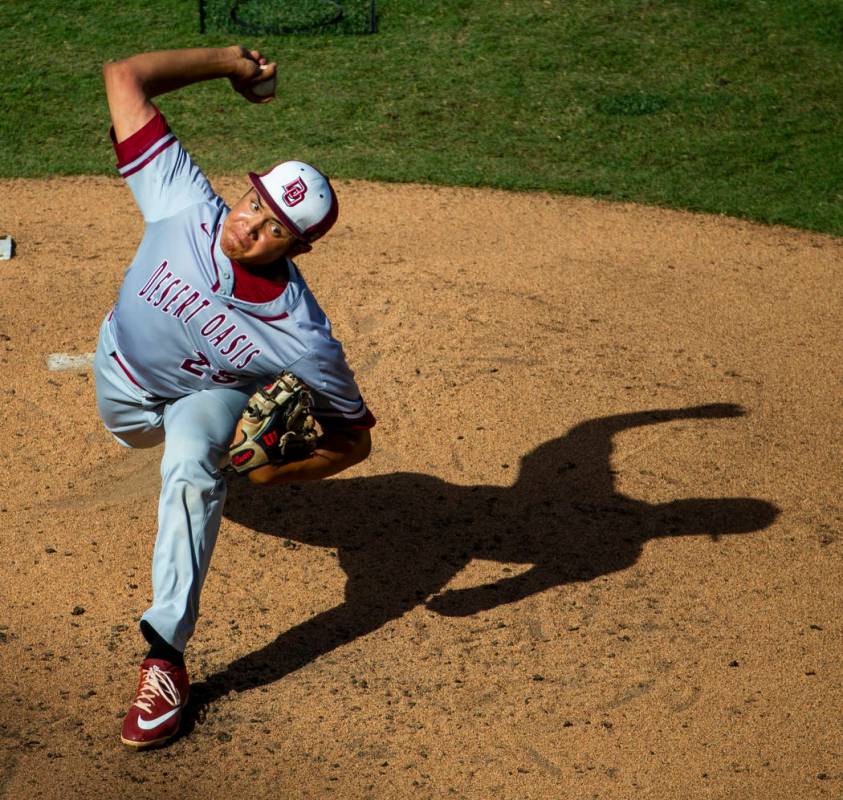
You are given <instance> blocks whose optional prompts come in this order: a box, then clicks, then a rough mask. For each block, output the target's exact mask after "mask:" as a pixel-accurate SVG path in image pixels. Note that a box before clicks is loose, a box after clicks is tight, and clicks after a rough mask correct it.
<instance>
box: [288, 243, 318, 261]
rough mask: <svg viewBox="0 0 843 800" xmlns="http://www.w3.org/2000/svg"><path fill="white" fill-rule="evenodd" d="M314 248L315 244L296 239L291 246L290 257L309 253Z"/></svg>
mask: <svg viewBox="0 0 843 800" xmlns="http://www.w3.org/2000/svg"><path fill="white" fill-rule="evenodd" d="M311 250H313V245H312V244H308V243H307V242H302V241H296V242H295V244H294V245H293V246H292V247H291V248H290V252H289V253H288V254H287V255H289V256H290V258H295V257H296V256H301V255H304V254H305V253H309V252H310V251H311Z"/></svg>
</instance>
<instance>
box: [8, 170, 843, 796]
mask: <svg viewBox="0 0 843 800" xmlns="http://www.w3.org/2000/svg"><path fill="white" fill-rule="evenodd" d="M218 188H220V189H221V190H222V193H223V194H224V196H226V197H227V198H228V199H229V200H233V199H235V198H236V197H237V196H238V195H239V193H240V191H241V190H242V188H245V187H244V183H243V181H242V179H231V178H227V179H222V180H220V181H218ZM339 194H340V202H341V207H342V210H341V216H340V222H339V223H338V226H337V228H336V229H335V230H334V231H333V232H332V233H331V234H330V235H329V236H328V237H327V238H326V239H325V240H324V241H323V242H321V243H319V244H318V245H317V247H316V249H315V250H314V252H313V253H311V254H309V255H307V256H304V257H302V258H301V259H300V261H299V264H300V266H301V268H302V270H303V272H304V274H305V275H306V277H307V280H308V282H309V283H310V285H311V286H312V288H313V290H314V292H315V294H316V296H317V297H318V298H319V300H320V302H321V304H322V305H323V307H324V308H325V309H326V311H327V312H328V314H329V316H330V317H331V318H332V320H333V321H334V327H335V332H336V334H337V336H338V338H340V339H341V340H342V341H343V343H344V345H345V349H346V352H347V354H348V358H349V361H350V363H351V365H352V367H353V368H354V369H355V371H356V373H357V377H358V380H359V383H360V385H361V388H362V390H363V393H364V396H365V397H366V399H367V400H368V402H369V405H370V407H371V408H372V410H373V412H374V413H375V415H376V416H377V418H378V420H379V421H378V425H377V427H376V429H375V431H374V450H373V453H372V456H371V458H370V459H369V460H368V461H367V462H365V463H364V464H362V465H360V466H358V467H357V468H355V469H354V470H352V471H349V472H348V473H346V474H343V475H341V476H339V477H338V478H337V479H335V480H331V481H326V482H324V483H321V484H314V485H301V486H293V487H282V488H277V489H271V490H263V491H249V490H248V488H247V487H246V486H244V485H243V484H242V483H237V484H234V485H232V487H231V493H230V500H229V503H228V506H227V514H226V518H225V520H224V522H223V526H222V531H221V534H220V538H219V542H218V545H217V550H216V553H215V556H214V562H213V564H212V567H211V572H210V575H209V579H208V582H207V584H206V588H205V592H204V596H203V608H202V611H203V614H202V618H201V619H200V623H199V628H198V630H197V634H196V636H195V638H194V639H193V641H192V642H191V645H190V647H189V649H188V653H187V661H188V666H189V668H190V671H191V676H192V680H193V693H192V697H191V703H190V706H189V709H188V714H187V719H186V721H185V726H184V728H185V729H184V732H183V734H182V735H181V736H180V737H179V738H178V739H177V740H176V741H174V742H173V743H172V744H171V745H170V746H168V747H166V748H164V749H160V750H156V751H151V752H146V753H137V752H131V751H128V750H126V749H125V748H123V747H122V745H121V744H120V741H119V728H120V721H121V717H122V715H123V714H124V712H125V710H126V708H127V706H128V703H129V702H130V700H131V697H132V693H133V691H134V688H135V683H136V680H137V666H138V664H139V662H140V659H141V658H142V657H143V654H144V651H145V648H144V646H143V642H142V640H141V637H140V636H139V634H138V633H137V629H136V626H137V620H138V618H139V616H140V614H141V613H142V612H143V610H144V609H145V608H146V607H147V604H148V602H149V600H150V585H149V562H150V558H151V553H152V546H153V542H154V536H155V518H156V498H157V491H158V482H159V478H158V473H157V466H158V460H159V458H160V451H159V450H157V449H156V450H150V451H134V452H130V451H126V450H123V449H121V448H120V447H119V446H118V445H117V444H116V443H115V442H114V441H112V439H111V438H110V436H109V435H108V434H107V432H106V431H105V430H104V428H103V427H102V425H101V423H100V422H99V420H98V419H97V415H96V409H95V406H94V386H93V376H92V374H91V372H90V370H88V369H83V368H76V369H71V370H67V371H59V372H51V371H48V370H47V362H46V360H47V356H48V355H49V354H51V353H57V352H60V353H72V354H84V353H89V352H92V351H93V349H94V346H95V338H96V334H97V328H98V325H99V322H100V320H101V319H102V317H103V315H104V314H105V313H106V311H107V310H108V309H109V307H110V305H111V303H112V302H113V300H114V298H115V295H116V291H117V288H118V285H119V282H120V278H121V275H122V273H123V270H124V269H125V267H126V265H127V264H128V263H129V262H130V260H131V258H132V255H133V253H134V249H135V247H136V245H137V243H138V241H139V238H140V235H141V221H140V217H139V214H138V213H137V211H136V209H135V207H134V204H133V202H132V199H131V197H130V195H129V193H128V190H126V189H125V188H124V187H123V186H122V185H121V184H120V183H119V182H118V181H116V180H110V179H103V178H72V179H53V180H45V181H23V180H12V181H8V180H7V181H0V197H2V199H0V233H9V234H12V235H13V236H14V237H15V239H16V241H17V255H16V257H15V258H14V259H13V260H11V261H8V262H0V369H2V381H0V391H2V393H3V403H2V411H1V412H0V413H2V415H3V416H2V442H3V444H2V447H0V454H2V463H3V479H2V484H3V488H2V498H0V522H2V531H3V532H2V539H0V575H2V580H0V674H2V678H1V679H0V796H2V797H3V798H10V799H12V798H14V799H15V800H17V799H18V798H25V797H39V798H62V799H64V798H68V797H82V798H87V797H108V798H122V797H126V798H138V799H139V800H140V799H141V798H174V797H181V798H200V797H201V798H230V797H243V798H268V797H273V798H327V797H341V798H345V799H346V800H352V799H356V798H361V799H362V798H374V799H375V800H381V798H448V797H454V798H471V800H475V799H477V800H481V799H482V800H488V799H490V798H506V799H509V798H512V799H513V800H515V799H516V798H517V799H519V800H521V799H523V798H529V799H530V800H533V799H534V798H536V799H537V798H573V797H576V798H596V797H599V798H679V797H681V798H683V799H687V798H736V799H737V798H740V800H748V799H749V798H765V799H766V798H806V799H807V798H824V797H827V798H836V797H840V796H841V795H843V758H841V751H843V740H841V708H843V669H842V668H841V657H842V656H843V648H841V641H843V640H841V609H842V608H843V602H841V601H843V590H841V580H840V578H841V520H843V508H841V501H840V488H841V467H840V457H841V384H840V378H841V366H842V365H841V344H840V342H841V339H840V328H841V322H843V314H841V299H840V298H841V291H842V290H843V280H841V263H842V261H843V241H841V240H839V239H834V238H831V237H826V236H821V235H817V234H809V233H802V232H798V231H793V230H788V229H783V228H767V227H761V226H757V225H753V224H749V223H745V222H739V221H735V220H731V219H725V218H716V217H710V216H700V215H691V214H685V213H678V212H672V211H665V210H658V209H646V208H639V207H634V206H627V205H609V204H604V203H599V202H594V201H588V200H579V199H569V198H562V197H551V196H547V195H519V194H508V193H503V192H489V191H476V190H466V189H444V188H430V187H419V186H398V185H374V184H366V183H356V182H353V183H345V184H340V185H339Z"/></svg>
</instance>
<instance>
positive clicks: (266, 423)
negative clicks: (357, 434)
mask: <svg viewBox="0 0 843 800" xmlns="http://www.w3.org/2000/svg"><path fill="white" fill-rule="evenodd" d="M312 407H313V398H312V396H311V394H310V389H309V388H308V387H307V385H306V384H304V383H302V382H301V381H300V380H299V379H298V378H297V377H296V376H295V375H293V374H292V373H291V372H282V373H281V374H280V375H279V376H278V377H277V378H275V380H273V381H272V382H271V383H269V384H267V385H266V386H264V387H263V388H262V389H258V391H256V392H255V393H254V394H253V395H252V396H251V397H250V398H249V403H248V405H247V406H246V408H245V409H244V410H243V416H242V418H241V420H240V423H239V424H238V426H237V427H238V429H239V431H240V437H239V438H238V439H237V441H235V442H233V443H232V445H231V446H230V447H229V449H228V455H229V466H230V467H231V468H232V469H234V470H235V471H236V472H240V473H246V472H251V471H252V470H253V469H257V468H258V467H262V466H264V465H265V464H279V463H284V462H286V461H297V460H298V459H301V458H304V457H305V456H307V455H308V454H309V453H312V452H313V450H314V449H315V448H316V439H317V436H318V434H317V432H316V421H315V420H314V419H313V414H312V413H311V409H312Z"/></svg>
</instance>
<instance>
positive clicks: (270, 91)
mask: <svg viewBox="0 0 843 800" xmlns="http://www.w3.org/2000/svg"><path fill="white" fill-rule="evenodd" d="M261 69H262V70H268V69H269V64H264V65H263V66H262V67H261ZM275 78H276V76H275V75H273V76H272V77H271V78H266V79H265V80H262V81H259V82H258V83H256V84H254V86H252V87H251V88H252V94H254V95H257V96H258V97H271V96H272V95H274V94H275Z"/></svg>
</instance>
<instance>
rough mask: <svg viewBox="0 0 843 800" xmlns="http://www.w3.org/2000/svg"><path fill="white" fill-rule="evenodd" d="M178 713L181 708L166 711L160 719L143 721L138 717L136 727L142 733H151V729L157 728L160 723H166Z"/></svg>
mask: <svg viewBox="0 0 843 800" xmlns="http://www.w3.org/2000/svg"><path fill="white" fill-rule="evenodd" d="M179 711H181V707H179V708H174V709H173V710H172V711H168V712H167V713H166V714H162V715H161V716H160V717H155V719H144V718H143V717H138V727H139V728H140V729H141V730H143V731H151V730H152V729H153V728H157V727H158V726H159V725H160V724H161V723H162V722H166V721H167V720H168V719H169V718H170V717H172V716H173V714H178V713H179Z"/></svg>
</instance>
